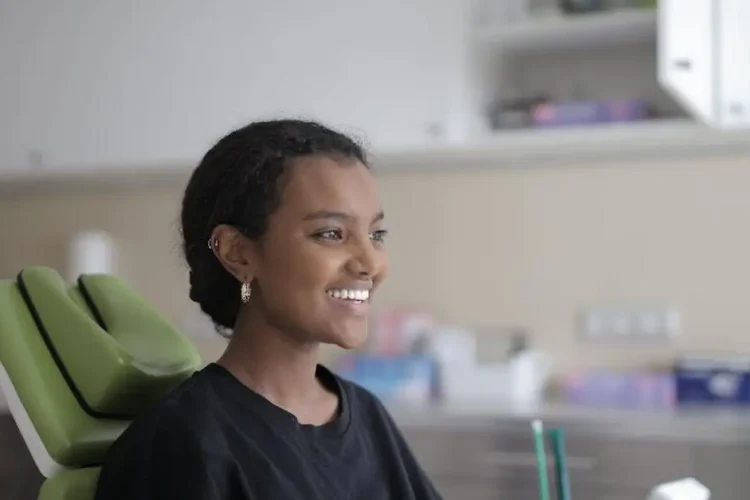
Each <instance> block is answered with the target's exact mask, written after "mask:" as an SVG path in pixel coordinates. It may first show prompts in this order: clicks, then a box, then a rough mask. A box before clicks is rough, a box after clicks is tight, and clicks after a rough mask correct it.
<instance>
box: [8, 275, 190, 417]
mask: <svg viewBox="0 0 750 500" xmlns="http://www.w3.org/2000/svg"><path fill="white" fill-rule="evenodd" d="M17 284H18V287H19V289H20V291H21V293H22V294H23V295H24V298H25V299H26V302H27V305H28V306H29V309H30V310H31V312H32V315H34V316H35V320H36V322H37V327H38V329H39V330H40V332H41V333H42V337H44V338H45V341H46V343H47V347H48V348H49V349H50V351H51V352H52V353H53V356H55V357H57V358H58V360H57V361H58V362H59V363H61V365H62V366H63V367H64V371H66V372H67V375H65V376H66V379H67V382H68V383H69V385H71V387H72V389H73V391H74V395H75V396H76V397H77V398H78V399H79V403H80V404H81V405H82V406H83V407H84V409H87V410H88V411H89V413H92V414H93V415H94V416H97V417H114V418H125V419H128V418H132V417H133V416H135V415H136V414H137V413H138V412H139V411H141V410H142V409H143V408H145V407H147V406H149V405H151V404H153V403H154V402H155V401H156V400H157V399H158V398H160V397H161V396H162V395H163V394H164V393H165V392H166V391H168V390H169V389H171V388H172V387H174V386H175V385H176V384H178V383H179V382H180V381H181V380H183V379H185V378H186V377H187V376H189V375H190V374H191V373H192V372H193V371H194V370H195V369H196V367H197V365H198V364H199V363H200V358H199V357H198V354H197V351H196V350H195V348H194V346H193V345H192V344H191V343H190V341H189V340H188V339H187V338H185V337H184V336H183V335H181V334H180V333H179V332H178V331H177V329H176V328H174V327H173V326H172V325H171V324H170V323H169V322H168V321H167V320H166V319H164V318H163V317H162V316H161V315H160V314H159V313H158V312H157V311H156V310H154V309H153V308H151V307H150V306H149V305H148V304H147V303H146V302H145V301H144V300H143V299H142V298H141V297H140V296H138V295H137V294H136V293H134V292H133V291H131V290H130V289H129V288H128V287H127V286H126V285H125V284H124V283H122V281H121V280H119V279H118V278H116V277H114V276H108V275H88V276H81V277H80V279H79V281H78V286H72V287H71V286H69V285H68V284H67V283H65V281H63V279H62V278H61V277H60V275H59V274H57V272H55V271H54V270H52V269H49V268H41V267H36V268H29V269H24V270H23V271H21V273H20V274H19V276H18V279H17ZM76 392H77V394H75V393H76Z"/></svg>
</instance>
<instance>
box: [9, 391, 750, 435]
mask: <svg viewBox="0 0 750 500" xmlns="http://www.w3.org/2000/svg"><path fill="white" fill-rule="evenodd" d="M386 408H387V409H388V411H389V413H390V414H391V416H392V417H393V419H394V420H395V421H396V424H397V425H398V426H399V427H400V428H402V429H415V428H417V429H419V428H436V427H437V428H444V429H446V430H477V429H487V430H492V429H502V428H508V429H512V428H518V429H524V428H527V427H528V425H530V422H531V421H532V420H534V419H537V418H539V419H541V420H542V421H544V423H545V426H547V427H550V426H556V427H560V426H561V427H564V428H565V429H566V431H567V432H568V433H571V432H572V433H576V432H582V433H586V434H603V435H607V436H615V437H618V436H622V437H650V438H653V439H663V440H680V441H686V440H688V441H709V442H717V441H728V442H735V443H736V442H738V441H739V442H747V443H748V444H750V408H747V409H742V408H669V409H667V408H664V409H639V408H628V409H626V408H599V407H591V406H582V405H575V404H569V403H564V402H552V401H550V402H545V403H542V404H511V403H488V402H482V401H465V402H460V403H459V402H455V403H446V402H439V403H432V404H429V405H417V404H413V405H407V404H396V403H386ZM6 412H8V406H7V402H6V400H5V398H4V396H3V394H2V391H0V413H6Z"/></svg>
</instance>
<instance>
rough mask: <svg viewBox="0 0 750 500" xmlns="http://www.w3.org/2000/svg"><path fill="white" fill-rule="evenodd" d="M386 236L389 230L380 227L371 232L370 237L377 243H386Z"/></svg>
mask: <svg viewBox="0 0 750 500" xmlns="http://www.w3.org/2000/svg"><path fill="white" fill-rule="evenodd" d="M386 236H388V231H387V230H385V229H378V230H377V231H373V232H372V233H370V239H371V240H372V241H375V242H377V243H385V237H386Z"/></svg>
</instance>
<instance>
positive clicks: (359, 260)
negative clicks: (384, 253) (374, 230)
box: [347, 236, 382, 279]
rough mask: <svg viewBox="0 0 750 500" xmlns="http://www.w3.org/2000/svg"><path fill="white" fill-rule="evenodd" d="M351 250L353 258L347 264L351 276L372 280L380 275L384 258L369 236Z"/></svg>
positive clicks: (359, 241) (355, 244)
mask: <svg viewBox="0 0 750 500" xmlns="http://www.w3.org/2000/svg"><path fill="white" fill-rule="evenodd" d="M351 250H352V254H351V258H350V259H349V261H348V262H347V269H348V271H349V272H350V273H351V274H353V275H356V276H357V277H358V278H362V279H372V278H373V277H374V276H376V275H377V274H378V272H379V270H380V267H381V264H382V257H381V255H380V253H379V251H378V250H377V249H376V248H375V247H374V246H373V244H372V241H371V240H370V237H369V236H368V237H367V238H365V239H363V240H358V241H357V242H356V243H354V244H353V245H352V249H351Z"/></svg>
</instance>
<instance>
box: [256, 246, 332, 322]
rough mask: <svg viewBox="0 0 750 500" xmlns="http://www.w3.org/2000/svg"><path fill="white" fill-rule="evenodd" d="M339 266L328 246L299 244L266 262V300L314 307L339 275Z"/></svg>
mask: <svg viewBox="0 0 750 500" xmlns="http://www.w3.org/2000/svg"><path fill="white" fill-rule="evenodd" d="M341 266H342V260H341V259H340V258H338V257H337V254H336V252H333V251H331V250H330V249H326V248H324V247H323V248H304V247H302V248H299V249H298V251H296V252H293V253H288V254H286V255H284V256H279V257H278V258H275V259H269V260H268V261H267V265H265V266H264V272H263V277H264V280H263V281H264V284H265V285H264V289H266V290H267V292H268V293H267V296H268V299H269V300H273V302H274V304H278V305H279V306H281V307H284V308H286V307H289V306H292V305H293V307H296V308H300V307H301V308H305V309H307V308H310V307H315V305H316V303H318V302H321V301H322V299H323V298H325V295H324V294H325V290H326V289H327V288H328V287H329V286H330V285H331V284H332V283H334V282H335V281H336V280H337V279H338V278H339V275H340V272H341Z"/></svg>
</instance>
